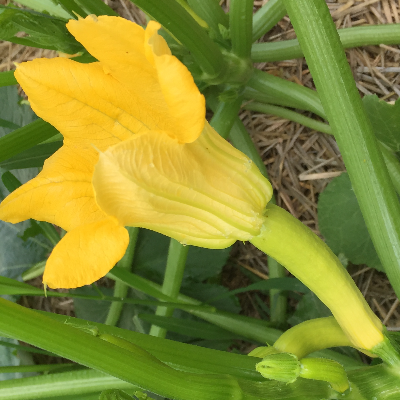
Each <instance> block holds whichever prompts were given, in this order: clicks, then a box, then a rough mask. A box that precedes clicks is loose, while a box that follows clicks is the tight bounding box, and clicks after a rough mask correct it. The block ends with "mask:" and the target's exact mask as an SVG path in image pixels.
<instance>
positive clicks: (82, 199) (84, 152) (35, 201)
mask: <svg viewBox="0 0 400 400" xmlns="http://www.w3.org/2000/svg"><path fill="white" fill-rule="evenodd" d="M97 160H98V153H97V152H96V151H95V150H94V149H93V148H89V149H75V148H73V147H69V146H65V145H64V146H63V147H62V148H61V149H59V150H58V151H57V152H56V153H54V154H53V155H52V156H51V157H50V158H48V159H47V160H46V161H45V163H44V166H43V170H42V171H41V172H40V174H39V175H38V176H37V177H36V178H34V179H32V180H30V181H29V182H27V183H26V184H24V185H22V186H21V187H20V188H18V189H17V190H15V191H14V192H13V193H11V194H10V195H9V196H8V197H6V199H5V200H4V201H3V202H2V203H1V204H0V219H1V220H3V221H7V222H12V223H17V222H21V221H24V220H26V219H28V218H34V219H36V220H39V221H47V222H50V223H52V224H55V225H58V226H61V227H62V228H63V229H65V230H70V229H74V228H75V227H77V226H79V225H81V224H83V223H90V222H94V221H98V220H101V219H104V218H105V215H104V213H103V212H102V211H101V210H100V209H99V207H98V205H97V204H96V202H95V200H94V192H93V187H92V184H91V180H92V174H93V169H94V165H95V163H96V162H97Z"/></svg>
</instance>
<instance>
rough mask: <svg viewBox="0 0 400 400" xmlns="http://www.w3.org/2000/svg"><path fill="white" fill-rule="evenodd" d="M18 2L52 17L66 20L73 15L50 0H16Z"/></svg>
mask: <svg viewBox="0 0 400 400" xmlns="http://www.w3.org/2000/svg"><path fill="white" fill-rule="evenodd" d="M18 3H19V4H22V5H24V6H26V7H28V8H31V9H32V10H35V11H38V12H40V13H44V14H50V15H51V16H53V17H58V18H63V19H66V20H68V19H70V18H71V17H73V14H70V13H68V12H67V11H65V9H64V8H63V7H62V6H61V5H60V4H57V2H55V1H52V0H18ZM82 17H83V15H82Z"/></svg>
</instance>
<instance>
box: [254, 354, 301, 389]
mask: <svg viewBox="0 0 400 400" xmlns="http://www.w3.org/2000/svg"><path fill="white" fill-rule="evenodd" d="M256 370H257V372H259V373H260V374H261V375H262V376H263V377H264V378H267V379H273V380H275V381H280V382H287V383H292V382H294V381H295V380H296V379H297V378H298V377H299V375H300V362H299V360H298V359H297V357H296V356H295V355H294V354H290V353H280V354H271V355H269V356H267V357H265V358H264V359H263V360H262V361H261V362H259V363H258V364H256Z"/></svg>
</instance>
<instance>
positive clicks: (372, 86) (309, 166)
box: [0, 0, 400, 330]
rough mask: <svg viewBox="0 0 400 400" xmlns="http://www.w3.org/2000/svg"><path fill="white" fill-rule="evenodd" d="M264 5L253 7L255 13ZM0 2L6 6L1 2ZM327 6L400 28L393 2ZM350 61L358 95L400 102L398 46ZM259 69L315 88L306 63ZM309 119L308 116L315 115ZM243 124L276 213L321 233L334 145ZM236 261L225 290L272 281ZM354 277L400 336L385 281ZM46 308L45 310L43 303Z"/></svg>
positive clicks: (247, 254)
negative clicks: (252, 280)
mask: <svg viewBox="0 0 400 400" xmlns="http://www.w3.org/2000/svg"><path fill="white" fill-rule="evenodd" d="M267 1H268V0H264V1H262V0H256V1H255V2H254V5H255V10H256V9H258V8H259V7H260V6H262V4H264V3H266V2H267ZM0 2H1V4H4V3H5V1H4V0H0ZM107 3H108V4H109V5H110V6H112V7H113V8H114V9H116V10H117V11H118V12H119V14H120V15H122V16H123V17H125V18H127V19H130V20H133V21H135V22H139V23H144V21H145V20H144V17H143V15H142V14H141V12H140V11H139V10H138V9H137V7H136V6H134V5H133V4H132V3H131V2H130V1H129V0H110V1H108V2H107ZM221 4H222V5H223V6H224V7H227V8H228V7H229V0H226V1H222V2H221ZM327 4H328V6H329V8H330V10H331V13H332V16H333V18H334V20H335V23H336V26H337V28H347V27H351V26H360V25H369V24H392V23H399V22H400V6H399V3H398V1H396V0H363V1H355V0H327ZM294 37H295V33H294V30H293V28H292V26H291V24H290V20H289V18H288V17H285V18H283V19H282V20H281V21H280V22H279V24H278V25H277V26H276V27H275V28H274V29H273V30H272V31H271V32H270V33H268V34H267V35H266V36H265V37H264V38H263V40H264V41H278V40H286V39H293V38H294ZM346 53H347V55H348V60H349V63H350V65H351V68H352V70H353V73H354V77H355V79H356V84H357V87H358V89H359V91H360V94H361V95H363V94H376V95H378V96H379V97H380V98H382V99H385V100H386V101H389V102H393V101H395V100H396V99H397V98H398V96H399V94H400V85H399V83H400V75H399V73H400V67H399V60H400V50H399V47H398V46H384V45H382V46H368V47H365V48H357V49H351V50H347V51H346ZM54 56H56V54H55V53H54V52H52V51H47V50H40V49H34V48H26V47H24V46H20V45H13V44H10V43H7V42H4V43H0V60H1V62H0V70H1V71H7V70H11V69H13V68H14V67H13V62H15V61H18V62H20V61H23V60H30V59H33V58H37V57H54ZM257 68H259V69H263V70H266V71H268V72H270V73H273V74H275V75H279V76H281V77H283V78H285V79H288V80H290V81H293V82H296V83H298V84H300V85H304V86H307V87H310V88H313V81H312V78H311V75H310V73H309V71H308V69H307V65H306V63H305V61H304V59H300V60H287V61H284V62H277V63H262V64H258V65H257ZM307 115H309V116H311V114H310V113H307ZM240 116H241V118H242V120H243V122H244V123H245V125H246V126H247V128H248V130H249V132H250V133H251V135H252V138H253V140H254V142H255V143H256V145H257V147H258V148H259V150H260V153H261V154H262V157H263V159H264V163H265V164H266V166H267V168H268V171H269V174H270V180H271V182H272V185H273V187H274V189H275V193H276V198H277V203H278V205H280V206H282V207H284V208H286V209H287V210H289V211H290V212H291V213H292V214H293V215H294V216H295V217H297V218H299V219H300V220H301V221H302V222H303V223H305V224H306V225H307V226H309V227H310V228H311V229H312V230H313V231H314V232H316V233H319V231H318V218H317V202H318V195H319V193H321V192H322V191H323V190H324V188H325V187H326V185H327V184H328V183H329V181H330V179H332V178H333V177H336V176H338V175H340V174H341V173H342V172H343V171H345V166H344V164H343V161H342V159H341V156H340V152H339V150H338V147H337V145H336V143H335V140H334V139H333V138H332V137H330V136H328V135H324V134H321V133H319V132H316V131H312V130H310V129H308V128H305V127H303V126H301V125H299V124H296V123H292V122H288V121H286V120H284V119H281V118H278V117H275V116H271V115H263V114H258V113H253V112H250V111H243V112H242V113H241V115H240ZM232 254H233V257H232V259H231V261H230V264H229V265H228V266H227V268H226V270H225V272H224V274H223V280H224V282H225V283H226V285H227V286H228V287H230V288H235V287H240V286H245V285H246V282H247V281H246V280H247V278H246V277H245V275H243V273H242V269H241V268H246V269H248V270H250V271H252V272H254V273H255V274H257V275H258V276H261V277H262V278H265V279H268V265H267V260H266V257H265V255H263V254H261V253H260V252H258V251H257V250H255V249H254V248H252V246H250V245H242V244H240V243H239V244H237V245H236V247H235V249H234V251H233V253H232ZM351 271H353V272H352V273H353V277H354V279H355V280H356V282H357V284H358V285H359V287H360V289H361V290H362V292H363V294H364V295H365V296H366V297H367V299H368V301H369V303H370V304H371V306H372V307H373V309H374V311H375V312H376V313H377V315H378V316H379V317H380V318H381V319H382V320H383V321H384V323H385V324H387V325H388V326H389V327H390V328H391V329H396V330H400V315H399V312H400V308H399V307H398V303H399V301H398V300H397V299H396V296H395V294H394V292H393V290H392V288H391V286H390V284H389V282H388V280H387V278H386V276H385V275H384V274H382V273H379V272H376V271H375V270H372V269H369V268H365V266H360V267H356V268H351ZM48 300H49V299H48ZM48 300H47V301H48ZM53 300H54V304H53V305H52V306H51V307H52V308H54V309H57V310H58V311H59V312H60V311H61V312H65V313H67V314H68V313H69V311H68V310H69V307H71V304H72V303H71V302H68V300H66V301H65V302H63V303H61V304H60V302H57V301H56V299H52V300H51V301H52V302H53ZM241 303H242V306H243V308H244V312H245V313H246V314H248V315H256V314H257V312H256V310H255V307H254V304H253V300H252V298H251V295H249V294H246V295H243V296H241ZM47 304H49V303H47ZM35 306H36V307H37V306H39V305H38V304H36V305H34V307H35ZM41 306H42V307H43V306H44V303H43V304H41ZM46 307H47V306H46Z"/></svg>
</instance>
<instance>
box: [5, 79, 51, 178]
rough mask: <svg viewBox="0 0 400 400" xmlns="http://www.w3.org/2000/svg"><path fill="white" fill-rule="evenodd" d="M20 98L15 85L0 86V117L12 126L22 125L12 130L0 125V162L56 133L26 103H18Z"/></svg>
mask: <svg viewBox="0 0 400 400" xmlns="http://www.w3.org/2000/svg"><path fill="white" fill-rule="evenodd" d="M20 100H21V98H20V97H19V96H18V90H17V88H16V87H15V86H9V87H1V88H0V104H1V108H0V118H1V119H3V120H6V121H8V122H9V123H12V124H13V125H14V126H22V128H18V129H16V130H14V131H12V129H10V128H9V127H4V126H3V127H1V126H0V162H2V161H4V160H9V159H10V158H11V157H13V156H15V155H17V154H19V153H22V152H23V151H25V150H27V149H29V148H31V147H33V146H34V145H36V144H38V143H41V142H43V141H44V140H46V139H49V138H50V137H52V136H54V135H56V134H57V130H56V129H55V128H54V127H53V126H51V125H50V124H48V123H47V122H45V121H43V120H42V119H37V116H36V115H35V113H34V112H33V111H32V109H31V108H30V107H29V106H28V105H26V104H20ZM11 131H12V132H11ZM0 168H1V167H0ZM31 178H33V176H32V177H31Z"/></svg>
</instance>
